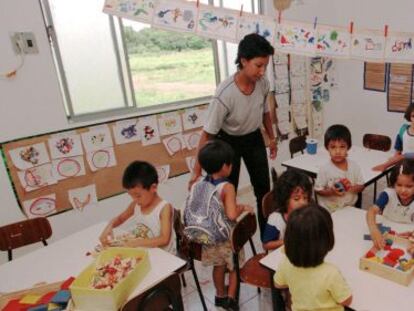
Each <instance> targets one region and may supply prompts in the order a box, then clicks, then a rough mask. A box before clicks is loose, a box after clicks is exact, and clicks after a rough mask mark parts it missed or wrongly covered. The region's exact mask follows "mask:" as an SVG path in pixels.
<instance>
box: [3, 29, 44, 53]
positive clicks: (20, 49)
mask: <svg viewBox="0 0 414 311" xmlns="http://www.w3.org/2000/svg"><path fill="white" fill-rule="evenodd" d="M10 40H11V42H12V46H13V50H14V53H16V54H21V53H24V54H37V53H39V49H38V48H37V42H36V38H35V36H34V33H33V32H14V33H12V34H11V35H10Z"/></svg>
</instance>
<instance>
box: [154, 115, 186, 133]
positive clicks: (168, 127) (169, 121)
mask: <svg viewBox="0 0 414 311" xmlns="http://www.w3.org/2000/svg"><path fill="white" fill-rule="evenodd" d="M158 129H159V130H160V135H161V136H165V135H171V134H176V133H180V132H182V131H183V127H182V125H181V118H180V115H179V114H178V112H170V113H163V114H161V115H160V116H159V117H158Z"/></svg>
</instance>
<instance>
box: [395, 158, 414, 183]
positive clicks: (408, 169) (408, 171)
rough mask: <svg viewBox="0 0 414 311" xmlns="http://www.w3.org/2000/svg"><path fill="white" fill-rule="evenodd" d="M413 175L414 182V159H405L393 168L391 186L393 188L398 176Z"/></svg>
mask: <svg viewBox="0 0 414 311" xmlns="http://www.w3.org/2000/svg"><path fill="white" fill-rule="evenodd" d="M400 174H404V175H411V177H412V179H413V180H414V159H404V160H402V161H400V162H399V163H398V164H397V165H395V166H394V167H393V169H392V170H391V175H390V184H391V186H392V187H394V186H395V183H396V182H397V178H398V175H400Z"/></svg>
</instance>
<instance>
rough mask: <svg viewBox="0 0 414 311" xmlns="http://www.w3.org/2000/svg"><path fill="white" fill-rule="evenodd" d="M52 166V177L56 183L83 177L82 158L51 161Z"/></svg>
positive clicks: (83, 165)
mask: <svg viewBox="0 0 414 311" xmlns="http://www.w3.org/2000/svg"><path fill="white" fill-rule="evenodd" d="M52 164H53V176H55V177H56V179H57V180H58V181H59V180H63V179H66V178H70V177H77V176H83V175H85V162H84V160H83V156H77V157H72V158H62V159H57V160H53V161H52Z"/></svg>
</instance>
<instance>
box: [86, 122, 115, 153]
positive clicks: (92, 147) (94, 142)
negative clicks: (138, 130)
mask: <svg viewBox="0 0 414 311" xmlns="http://www.w3.org/2000/svg"><path fill="white" fill-rule="evenodd" d="M81 136H82V143H83V145H84V147H85V150H86V151H87V152H93V151H97V150H101V149H105V148H109V147H112V146H113V142H112V136H111V131H110V129H109V127H108V126H99V127H94V128H90V130H89V132H86V133H82V134H81Z"/></svg>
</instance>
